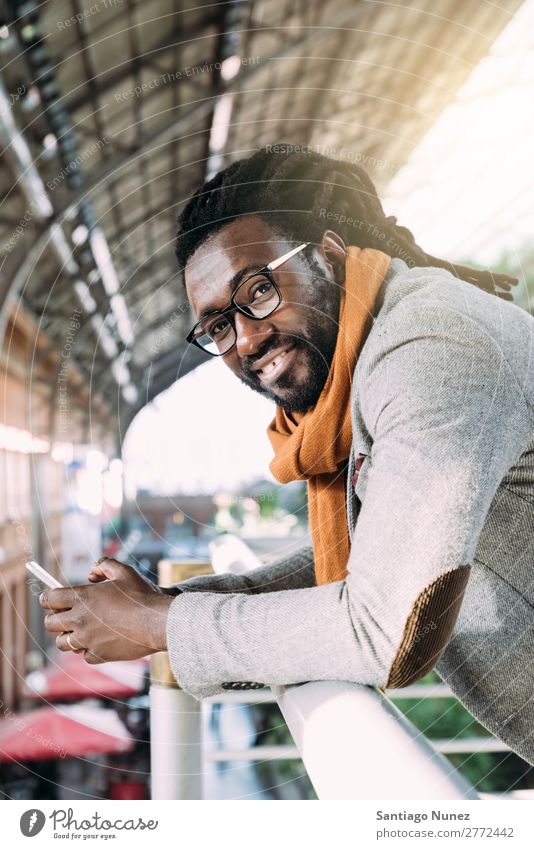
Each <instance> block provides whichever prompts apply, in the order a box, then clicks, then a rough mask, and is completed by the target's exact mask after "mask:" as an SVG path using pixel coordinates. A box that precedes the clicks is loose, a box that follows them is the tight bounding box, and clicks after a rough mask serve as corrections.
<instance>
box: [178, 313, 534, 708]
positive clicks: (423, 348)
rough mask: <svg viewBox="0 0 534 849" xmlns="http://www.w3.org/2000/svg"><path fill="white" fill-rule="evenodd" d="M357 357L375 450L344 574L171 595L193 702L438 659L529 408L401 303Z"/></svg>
mask: <svg viewBox="0 0 534 849" xmlns="http://www.w3.org/2000/svg"><path fill="white" fill-rule="evenodd" d="M405 300H406V301H409V300H410V299H409V298H407V299H405ZM369 339H371V336H370V337H369ZM366 354H367V356H366V357H363V361H364V363H365V365H364V366H362V368H361V369H360V370H359V369H358V368H357V370H356V376H355V381H354V388H355V389H356V390H357V391H356V392H355V396H356V400H355V402H354V403H359V404H360V410H361V414H362V416H363V419H364V421H365V424H366V427H367V428H368V430H369V434H370V436H371V438H372V449H371V454H370V457H369V458H368V461H367V462H368V463H369V466H368V469H367V470H366V475H367V480H366V488H365V494H364V495H363V497H362V505H361V508H360V511H359V514H358V518H357V522H356V527H355V529H354V533H353V536H352V543H351V549H350V556H349V562H348V574H347V577H346V578H345V580H343V581H337V582H335V583H331V584H326V585H323V586H315V587H309V588H304V589H288V590H285V591H282V592H265V593H261V594H258V595H246V594H233V593H230V594H224V595H221V594H217V593H209V592H208V593H195V592H192V593H187V594H182V595H180V596H178V597H177V598H176V599H174V601H173V602H172V604H171V606H170V610H169V617H168V623H167V639H168V651H169V657H170V662H171V666H172V669H173V672H174V674H175V677H176V680H177V681H178V683H179V684H180V686H181V687H182V688H183V689H185V690H187V691H188V692H190V693H191V694H192V695H193V696H195V697H196V698H203V697H205V696H210V695H215V694H217V693H221V692H224V690H225V689H227V687H223V684H227V683H228V682H247V681H249V682H262V683H265V684H278V685H280V684H292V683H298V682H303V681H311V680H332V679H337V680H347V681H354V682H357V683H361V684H367V685H374V686H377V687H388V686H404V685H405V684H407V683H411V681H414V680H417V678H419V677H421V676H422V675H424V674H426V672H427V671H428V670H429V669H430V668H431V667H432V665H435V663H436V662H437V660H438V659H439V656H440V655H441V654H442V653H443V651H444V649H445V646H446V644H447V641H448V639H449V638H450V635H451V632H452V628H453V626H454V622H455V620H456V617H457V615H458V612H459V609H460V605H461V601H462V597H463V593H464V591H465V587H466V583H467V580H468V576H469V570H470V568H471V563H472V560H473V557H474V553H475V548H476V544H477V540H478V537H479V535H480V531H481V529H482V527H483V524H484V521H485V518H486V516H487V514H488V511H489V509H490V505H491V501H492V498H493V496H494V494H495V492H496V490H497V488H498V486H499V483H500V481H501V479H502V478H503V476H504V475H505V474H506V472H507V470H508V469H509V468H510V467H511V466H512V465H513V463H514V461H515V460H516V459H517V458H518V457H519V455H520V454H521V453H522V451H523V450H524V447H525V445H526V444H527V442H528V438H529V434H530V430H531V419H530V409H529V407H528V406H527V404H526V401H525V398H524V394H523V391H522V388H521V386H520V385H519V383H518V381H517V379H516V377H515V375H514V373H513V371H512V369H511V368H510V366H509V365H508V363H507V361H506V357H505V355H504V354H503V352H502V350H501V348H500V346H499V344H498V342H497V341H496V340H494V339H493V338H491V337H490V335H489V334H488V333H487V332H486V331H485V330H484V329H483V328H482V327H481V326H480V325H479V324H478V323H477V322H476V321H475V320H473V319H471V318H470V317H469V315H467V314H465V313H462V312H460V311H456V310H454V309H450V308H448V307H443V306H441V305H439V304H437V305H434V304H430V305H428V304H426V305H423V304H417V302H416V303H415V304H414V302H413V300H412V302H411V305H410V309H408V308H405V307H404V306H403V305H402V302H401V304H400V305H397V306H396V307H394V308H393V309H392V311H391V313H390V314H389V315H388V316H387V317H386V319H385V321H384V323H383V325H382V327H381V328H380V332H379V333H378V329H377V335H376V334H375V338H374V340H373V344H372V347H371V348H370V349H368V351H367V352H366ZM343 531H344V529H343ZM340 532H342V531H341V529H340Z"/></svg>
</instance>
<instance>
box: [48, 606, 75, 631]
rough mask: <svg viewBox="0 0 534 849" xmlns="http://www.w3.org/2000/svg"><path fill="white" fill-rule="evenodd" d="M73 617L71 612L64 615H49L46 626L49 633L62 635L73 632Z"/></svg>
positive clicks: (63, 613)
mask: <svg viewBox="0 0 534 849" xmlns="http://www.w3.org/2000/svg"><path fill="white" fill-rule="evenodd" d="M72 620H73V617H72V614H71V613H70V611H68V610H67V611H66V612H62V613H47V614H46V616H45V618H44V624H45V628H46V630H47V631H52V633H58V634H61V632H62V631H72V630H73V628H74V624H75V623H74V622H73V621H72Z"/></svg>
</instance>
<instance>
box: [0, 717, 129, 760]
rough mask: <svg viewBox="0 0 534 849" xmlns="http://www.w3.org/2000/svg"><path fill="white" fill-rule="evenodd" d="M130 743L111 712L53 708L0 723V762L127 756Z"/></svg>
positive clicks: (1, 720)
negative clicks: (106, 755) (113, 755)
mask: <svg viewBox="0 0 534 849" xmlns="http://www.w3.org/2000/svg"><path fill="white" fill-rule="evenodd" d="M133 747H134V740H133V737H132V736H131V734H130V732H129V731H128V730H127V728H126V727H125V725H124V724H123V722H122V721H121V720H120V719H119V717H118V716H117V714H116V712H115V711H114V710H108V709H106V708H101V707H91V706H89V705H61V706H59V705H57V706H56V705H54V706H50V707H43V708H36V709H35V710H31V711H29V712H28V713H18V714H14V713H13V714H10V715H8V716H7V718H6V719H0V761H33V760H47V759H50V758H54V759H55V758H77V757H82V756H84V755H94V754H102V753H106V754H107V753H116V752H130V751H131V750H132V749H133Z"/></svg>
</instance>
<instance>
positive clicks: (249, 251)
mask: <svg viewBox="0 0 534 849" xmlns="http://www.w3.org/2000/svg"><path fill="white" fill-rule="evenodd" d="M294 247H296V244H295V242H286V241H283V240H282V238H281V237H280V235H278V234H277V233H276V232H275V231H274V230H273V229H272V228H271V227H269V225H268V224H267V222H265V221H264V220H263V219H261V218H260V217H259V216H255V215H249V216H246V217H243V218H241V219H238V220H236V221H232V222H231V223H229V224H228V225H226V226H225V227H223V228H221V229H220V230H218V231H217V232H216V233H214V234H213V235H212V236H210V237H209V238H208V239H207V240H206V241H205V242H204V243H203V244H202V245H201V246H200V247H199V248H198V249H197V250H196V251H195V253H194V254H193V256H192V257H191V258H190V260H189V261H188V263H187V265H186V268H185V283H186V289H187V294H188V297H189V300H190V303H191V305H192V307H193V309H194V311H195V313H196V315H197V316H200V315H202V314H203V313H204V312H205V311H206V310H209V311H212V310H222V309H224V307H226V306H227V305H228V304H229V302H230V298H231V297H232V295H233V292H234V290H235V288H236V286H237V285H238V284H239V283H240V282H241V281H242V280H243V279H244V278H245V277H246V276H247V275H250V274H251V273H253V272H254V271H257V270H258V269H260V268H262V267H263V266H264V265H267V264H268V263H269V262H272V261H273V260H275V259H278V257H280V256H282V255H283V254H284V253H286V252H287V251H289V250H291V249H292V248H294ZM340 250H341V251H342V250H343V248H340ZM338 260H339V261H338V270H339V268H340V263H341V259H340V258H338ZM273 276H274V279H275V281H276V283H277V285H278V286H279V288H280V292H281V294H282V302H281V304H280V306H279V307H278V308H277V309H276V310H275V311H274V312H273V313H272V314H271V315H269V316H267V317H266V318H264V319H260V320H254V319H252V318H249V317H248V316H245V315H242V314H241V313H239V312H237V311H236V312H234V313H233V314H232V317H233V320H234V322H235V329H236V335H237V341H236V344H235V345H234V347H233V348H232V349H231V350H230V351H229V352H228V353H227V354H224V355H223V356H222V360H223V362H224V363H225V364H226V365H227V366H228V367H229V368H230V369H231V370H232V371H233V372H234V374H236V375H237V377H238V378H239V379H240V380H241V381H242V382H243V383H245V384H246V385H247V386H249V387H250V388H251V389H253V390H254V391H255V392H259V393H260V394H261V395H263V396H265V397H266V398H269V399H271V400H273V401H275V402H276V404H278V405H279V406H281V407H283V408H284V409H285V410H286V411H288V412H304V411H305V410H307V409H309V408H310V407H313V406H314V405H315V403H316V401H317V399H318V397H319V395H320V393H321V390H322V388H323V386H324V384H325V381H326V378H327V375H328V371H329V369H330V364H331V362H332V357H333V354H334V349H335V345H336V340H337V333H338V316H339V298H340V282H339V280H337V281H336V279H335V277H336V275H335V274H334V271H333V268H332V265H330V263H329V262H328V259H327V257H326V255H325V253H324V251H323V250H322V248H316V247H315V246H314V245H313V244H311V245H309V246H308V247H307V248H305V249H304V250H303V251H301V252H300V253H299V254H297V255H296V256H294V257H292V258H291V259H290V260H288V261H287V262H286V263H284V264H283V265H282V266H280V268H278V269H276V270H275V271H274V272H273ZM337 276H338V277H339V274H338V275H337ZM273 361H274V363H273Z"/></svg>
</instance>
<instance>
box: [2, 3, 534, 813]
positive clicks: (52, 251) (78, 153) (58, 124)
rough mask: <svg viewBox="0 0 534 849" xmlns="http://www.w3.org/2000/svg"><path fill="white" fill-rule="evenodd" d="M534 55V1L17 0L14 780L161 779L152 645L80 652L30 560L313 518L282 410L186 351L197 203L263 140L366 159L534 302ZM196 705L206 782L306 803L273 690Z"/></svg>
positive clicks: (430, 233)
mask: <svg viewBox="0 0 534 849" xmlns="http://www.w3.org/2000/svg"><path fill="white" fill-rule="evenodd" d="M533 48H534V0H525V1H524V2H521V0H507V2H506V3H503V4H500V5H498V6H497V5H495V4H493V3H489V2H485V0H480V2H478V3H477V2H475V3H464V2H463V0H437V2H430V0H419V1H418V2H400V3H395V4H390V3H383V2H375V0H353V2H351V3H346V2H339V0H321V2H315V0H308V2H300V1H299V0H296V2H293V3H291V4H289V3H286V2H278V0H228V2H222V3H217V4H207V3H202V2H201V3H196V4H194V7H193V8H188V7H187V6H186V4H183V3H182V2H181V0H169V2H165V0H157V2H149V0H145V1H144V2H140V0H97V2H94V3H92V4H90V5H84V3H83V2H82V0H54V2H41V3H37V2H35V3H34V2H31V0H21V2H18V0H13V2H0V150H1V151H2V160H1V166H0V340H1V341H0V348H1V351H0V357H1V363H0V376H1V388H2V397H1V401H2V403H1V410H0V798H4V799H13V798H16V799H24V798H26V799H39V798H46V799H55V798H58V799H60V798H63V799H72V798H148V797H149V795H150V715H149V699H148V695H147V693H148V662H145V661H144V660H141V661H139V662H134V663H130V664H105V665H103V666H99V667H89V666H88V665H87V664H85V662H84V661H83V659H80V657H78V656H76V655H73V654H70V653H69V654H68V655H61V656H60V654H59V653H58V652H57V651H55V647H54V645H53V643H52V641H51V640H50V637H49V635H48V634H47V632H46V631H45V629H44V627H43V614H42V610H41V608H40V607H39V605H38V602H37V596H38V594H39V592H40V590H41V589H42V587H41V586H40V584H39V583H38V582H37V581H33V580H30V581H29V580H28V579H27V575H26V571H25V568H24V562H25V560H26V559H28V558H33V559H36V560H38V561H39V562H40V563H41V564H42V565H43V566H44V567H45V568H46V569H48V570H49V571H51V572H52V573H53V574H54V575H56V576H57V577H58V578H59V579H60V580H61V581H62V582H65V583H66V582H69V583H72V584H76V583H83V582H85V581H86V577H87V574H88V571H89V569H90V566H91V563H92V562H93V560H94V559H95V558H96V557H98V556H100V555H101V554H102V553H105V554H110V555H112V556H114V557H117V558H118V559H120V560H123V561H125V562H128V563H131V564H132V565H134V566H136V568H138V569H139V570H140V571H141V572H142V574H144V575H145V576H147V577H148V578H149V579H151V580H153V581H157V579H158V563H159V562H160V561H162V560H166V561H173V562H180V561H187V562H189V563H191V561H192V563H193V566H194V564H195V563H198V564H199V565H200V566H201V567H202V566H203V564H206V562H207V561H208V560H209V558H210V551H211V550H212V549H210V543H213V542H214V541H217V540H220V539H221V538H223V537H226V538H228V539H229V538H230V535H232V537H239V538H241V539H243V540H244V541H245V542H246V543H247V544H248V546H249V547H250V549H251V550H252V551H253V552H254V553H255V554H256V555H257V556H258V557H260V558H261V559H262V560H264V561H268V560H269V558H275V557H278V556H280V555H282V554H284V552H285V551H287V550H288V548H289V547H290V546H292V545H294V544H298V542H299V541H301V540H302V539H303V538H304V535H305V534H307V530H308V528H307V513H306V495H305V490H304V488H303V486H302V485H301V484H294V485H290V486H288V487H284V488H280V487H279V485H278V484H276V483H275V481H274V479H273V478H272V476H271V474H270V472H269V468H268V465H269V461H270V458H271V451H270V445H269V443H268V440H267V437H266V435H265V430H266V427H267V425H268V423H269V421H270V420H271V418H272V416H273V412H274V411H273V407H272V406H271V404H270V403H269V402H267V401H265V400H264V399H262V398H260V397H258V396H255V395H254V394H253V393H252V392H250V391H249V390H248V389H246V388H245V387H244V386H242V385H241V384H240V383H239V382H238V381H236V380H235V378H234V377H233V376H232V375H231V374H230V373H229V372H228V370H226V371H225V367H224V366H223V365H222V364H221V363H220V362H213V361H212V362H205V359H204V355H203V354H202V352H201V351H199V350H198V349H196V348H194V347H192V346H187V345H186V343H185V332H186V331H187V330H188V329H189V327H190V325H191V323H192V316H191V314H190V310H189V305H188V303H187V300H186V297H185V291H184V289H183V285H182V274H181V270H180V269H178V268H177V267H176V261H175V257H174V251H173V239H174V234H175V229H176V218H177V215H178V213H179V212H180V210H181V209H182V207H183V204H184V203H185V202H186V200H187V199H188V197H189V196H190V194H191V193H192V192H193V191H194V190H195V189H196V188H197V187H198V186H199V185H200V184H201V183H202V182H203V181H204V180H205V179H206V178H207V177H210V176H212V175H213V174H214V173H216V171H217V170H219V169H220V168H221V167H224V166H226V165H227V164H229V163H230V162H231V161H232V160H234V159H236V158H240V157H242V156H246V155H249V154H251V153H253V152H254V151H255V150H257V149H258V148H259V147H261V146H263V145H265V144H266V143H274V142H278V141H284V142H288V143H292V144H305V145H308V146H309V147H310V148H312V149H314V150H317V151H319V152H321V153H324V154H326V155H329V156H332V157H334V158H339V159H344V160H348V161H352V162H358V163H359V164H361V165H363V166H364V167H365V168H366V169H367V171H368V172H369V174H370V176H371V177H372V179H373V181H374V182H375V184H376V185H377V187H378V189H379V192H380V194H381V197H382V198H383V202H384V206H385V209H386V213H387V214H390V215H395V216H397V218H398V220H399V223H400V224H401V225H405V226H408V227H410V229H411V230H412V231H413V232H414V234H415V236H416V239H417V242H418V243H419V244H420V245H421V246H422V247H423V248H424V249H425V250H427V251H429V252H431V253H432V254H434V255H437V256H443V257H446V258H448V259H451V260H454V259H456V260H458V261H464V262H467V263H471V264H475V265H480V266H491V267H492V268H494V269H496V270H503V271H509V272H511V273H514V274H516V275H517V276H518V277H519V278H520V285H519V286H517V287H516V289H515V291H514V296H515V298H516V303H518V304H519V306H521V307H522V308H524V309H526V310H530V300H529V295H530V293H531V292H532V283H533V277H534V249H533V245H532V238H531V234H532V230H533V224H534V202H533V191H532V183H533V180H534V169H533V166H532V153H531V151H532V149H533V147H534V123H533V122H532V120H531V108H530V107H529V105H528V104H529V103H532V102H533V97H534V49H533ZM237 420H239V427H236V422H237ZM396 703H397V704H398V706H399V707H400V708H401V709H402V710H403V711H404V712H405V713H406V714H407V715H408V716H409V718H410V719H411V720H412V722H414V723H415V724H416V725H417V727H418V728H420V729H421V731H423V732H424V733H425V735H426V736H428V737H429V738H431V739H433V740H435V741H436V746H437V747H438V748H439V749H440V750H441V751H443V752H444V753H445V754H446V756H447V757H448V758H449V759H450V761H451V763H452V764H453V765H454V766H456V767H458V768H459V769H460V770H461V771H462V772H463V773H464V774H465V775H466V776H467V777H468V778H469V780H470V781H472V782H473V783H474V784H475V785H476V786H477V788H478V790H479V791H481V792H483V793H491V794H495V793H504V792H506V793H515V794H516V795H519V796H520V797H522V795H523V796H525V795H526V796H528V795H529V794H530V793H532V792H533V788H534V770H533V769H532V768H531V767H529V766H528V764H526V763H525V762H523V761H522V760H521V759H520V758H519V757H518V756H516V755H515V754H513V753H511V752H510V751H509V750H507V748H506V746H505V745H504V744H502V743H500V741H497V740H495V739H493V738H491V737H489V736H488V734H487V732H486V730H485V729H484V728H482V727H481V726H479V725H478V724H477V723H476V722H475V721H474V720H473V718H472V717H471V716H470V715H469V714H468V713H467V712H466V711H465V710H464V709H463V708H462V707H461V706H460V705H459V704H458V703H457V702H456V700H455V699H453V698H452V697H451V695H450V693H449V692H448V691H447V689H446V688H445V687H444V686H443V685H442V684H441V683H440V681H439V679H438V677H437V676H436V675H434V674H431V675H429V676H427V678H426V679H425V680H424V681H423V682H421V684H420V685H419V689H418V691H417V693H416V695H415V696H414V695H413V694H412V696H411V698H409V699H408V698H406V697H405V698H402V699H401V698H400V696H399V698H397V699H396ZM203 716H204V719H203V721H204V722H205V735H206V740H207V741H208V744H207V748H208V749H209V746H210V745H211V746H212V748H213V747H218V751H219V754H217V756H216V757H212V758H211V760H209V759H208V760H207V761H206V767H205V789H204V795H205V797H206V798H209V797H211V798H313V796H314V791H313V789H312V787H311V784H310V782H309V781H308V779H307V777H306V774H305V771H304V769H303V766H302V764H301V762H300V761H299V760H298V757H297V756H296V755H295V752H294V751H292V750H291V739H290V737H289V735H288V731H287V728H286V727H285V724H284V722H283V720H282V718H281V715H280V713H279V712H278V709H277V707H276V704H274V703H273V700H272V698H270V697H269V693H264V694H263V695H262V694H256V696H255V697H254V701H253V703H252V704H244V703H243V704H241V705H236V704H225V703H213V704H205V705H204V706H203ZM210 741H211V742H210ZM228 741H230V742H228ZM225 746H228V747H229V748H231V749H232V750H236V748H237V749H239V750H240V751H245V750H246V749H247V748H250V747H256V746H257V747H258V749H259V750H260V751H259V753H258V754H257V755H255V756H249V757H248V758H247V757H243V758H242V759H241V760H233V761H232V760H231V759H229V758H228V757H226V759H225V757H224V748H225ZM262 746H263V747H267V748H264V753H263V755H262V753H261V747H262ZM284 747H285V748H284ZM220 751H222V752H223V754H220ZM267 751H270V752H271V753H272V752H274V756H273V757H267Z"/></svg>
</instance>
